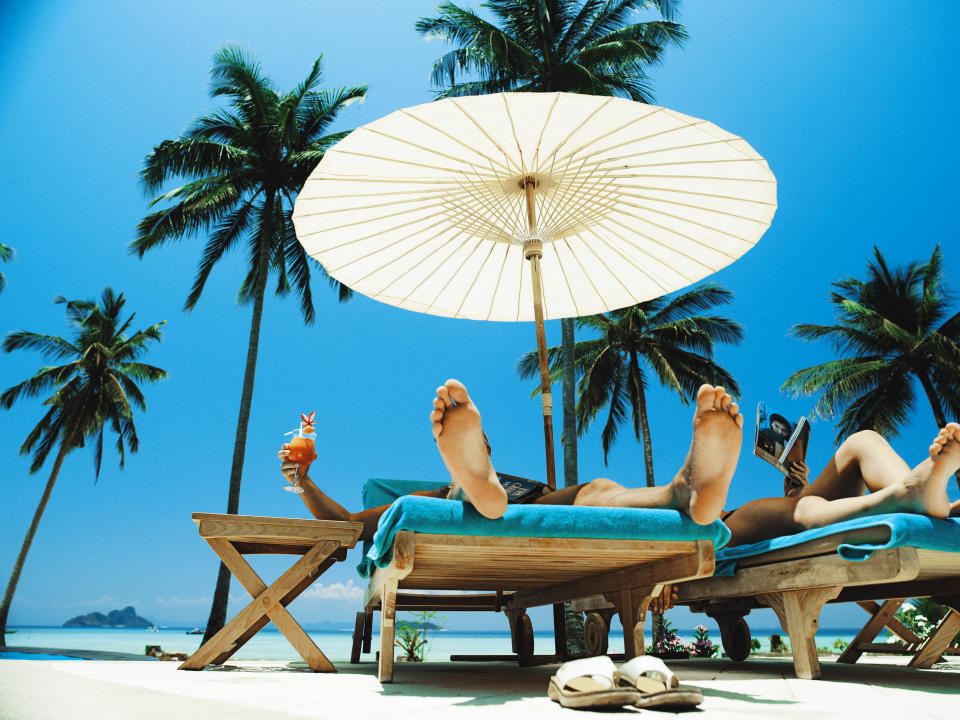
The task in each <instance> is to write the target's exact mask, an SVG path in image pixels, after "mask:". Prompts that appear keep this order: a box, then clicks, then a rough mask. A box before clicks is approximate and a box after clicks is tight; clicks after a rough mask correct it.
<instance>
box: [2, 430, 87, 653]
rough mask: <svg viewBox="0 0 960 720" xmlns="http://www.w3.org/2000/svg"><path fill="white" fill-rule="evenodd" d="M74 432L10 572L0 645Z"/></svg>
mask: <svg viewBox="0 0 960 720" xmlns="http://www.w3.org/2000/svg"><path fill="white" fill-rule="evenodd" d="M72 437H73V433H72V432H71V433H70V436H69V437H67V438H65V439H64V441H63V443H62V444H61V446H60V452H59V453H57V459H56V462H54V463H53V470H51V471H50V479H49V480H47V486H46V487H45V488H44V489H43V495H41V496H40V504H39V505H37V510H36V512H35V513H34V514H33V522H31V523H30V528H29V529H28V530H27V536H26V537H25V538H24V540H23V545H22V546H21V548H20V554H19V555H17V561H16V562H15V563H14V564H13V572H12V573H11V574H10V582H8V583H7V591H6V592H5V593H4V594H3V604H2V605H0V647H2V646H4V645H6V644H7V641H6V634H7V616H8V615H9V614H10V605H11V603H13V593H14V592H16V589H17V583H19V582H20V573H21V572H23V564H24V562H26V559H27V553H28V552H30V545H32V544H33V536H34V535H36V534H37V527H38V526H39V525H40V518H41V517H43V511H44V510H46V509H47V501H49V500H50V493H52V492H53V486H54V485H55V484H56V482H57V476H58V475H59V474H60V466H61V465H63V459H64V458H65V457H66V456H67V448H68V447H69V446H70V439H71V438H72Z"/></svg>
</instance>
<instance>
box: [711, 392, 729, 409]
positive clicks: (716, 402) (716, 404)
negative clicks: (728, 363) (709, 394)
mask: <svg viewBox="0 0 960 720" xmlns="http://www.w3.org/2000/svg"><path fill="white" fill-rule="evenodd" d="M726 394H727V391H726V390H724V389H723V388H722V387H718V388H716V389H715V390H714V391H713V409H714V410H723V398H724V396H725V395H726Z"/></svg>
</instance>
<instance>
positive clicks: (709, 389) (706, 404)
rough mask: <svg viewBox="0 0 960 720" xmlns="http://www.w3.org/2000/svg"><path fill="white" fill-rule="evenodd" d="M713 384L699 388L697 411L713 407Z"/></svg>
mask: <svg viewBox="0 0 960 720" xmlns="http://www.w3.org/2000/svg"><path fill="white" fill-rule="evenodd" d="M713 390H714V389H713V386H712V385H706V384H704V385H701V386H700V389H699V390H697V411H701V410H709V409H710V408H712V407H713Z"/></svg>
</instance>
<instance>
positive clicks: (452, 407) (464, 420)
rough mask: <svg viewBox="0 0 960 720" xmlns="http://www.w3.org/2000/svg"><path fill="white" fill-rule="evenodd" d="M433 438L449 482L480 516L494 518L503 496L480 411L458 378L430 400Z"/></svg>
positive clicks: (502, 507)
mask: <svg viewBox="0 0 960 720" xmlns="http://www.w3.org/2000/svg"><path fill="white" fill-rule="evenodd" d="M430 421H431V422H432V423H433V437H434V439H435V440H436V441H437V449H438V450H439V451H440V457H442V458H443V463H444V465H446V466H447V470H448V471H449V472H450V477H451V479H452V480H453V482H454V483H455V484H456V485H458V486H459V487H460V488H461V489H462V490H463V492H464V494H466V496H467V498H468V499H469V500H470V502H471V503H472V504H473V506H474V507H475V508H476V509H477V512H479V513H480V514H481V515H484V516H486V517H489V518H498V517H500V516H501V515H503V512H504V510H506V508H507V495H506V493H505V492H504V490H503V487H501V485H500V482H499V481H498V480H497V473H496V471H494V469H493V464H492V463H491V462H490V452H489V449H488V446H487V442H486V438H485V436H484V434H483V429H482V427H481V424H480V411H479V410H477V406H476V405H474V404H473V401H471V400H470V396H469V395H468V394H467V389H466V388H465V387H464V386H463V383H461V382H460V381H458V380H447V381H446V382H445V383H444V384H443V385H441V386H440V387H438V388H437V396H436V397H435V398H434V399H433V412H431V413H430Z"/></svg>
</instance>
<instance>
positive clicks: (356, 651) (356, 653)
mask: <svg viewBox="0 0 960 720" xmlns="http://www.w3.org/2000/svg"><path fill="white" fill-rule="evenodd" d="M366 619H367V614H366V613H365V612H363V611H360V612H358V613H357V619H356V622H354V624H353V646H352V647H351V648H350V664H351V665H356V664H357V663H358V662H360V646H361V645H363V626H364V624H365V621H366Z"/></svg>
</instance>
